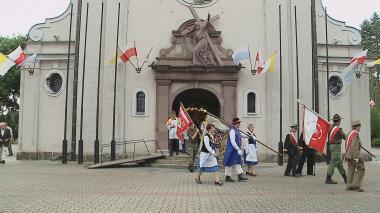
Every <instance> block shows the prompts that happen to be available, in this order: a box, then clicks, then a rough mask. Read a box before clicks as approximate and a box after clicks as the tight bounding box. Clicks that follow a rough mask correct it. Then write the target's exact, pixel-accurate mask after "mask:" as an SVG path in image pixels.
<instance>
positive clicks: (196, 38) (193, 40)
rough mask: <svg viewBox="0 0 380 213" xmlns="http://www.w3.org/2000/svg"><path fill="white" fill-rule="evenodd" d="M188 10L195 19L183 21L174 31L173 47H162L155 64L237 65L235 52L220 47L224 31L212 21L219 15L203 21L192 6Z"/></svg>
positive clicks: (179, 65)
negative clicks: (235, 63)
mask: <svg viewBox="0 0 380 213" xmlns="http://www.w3.org/2000/svg"><path fill="white" fill-rule="evenodd" d="M189 9H190V12H191V13H192V15H193V17H194V19H191V20H188V21H186V22H184V23H183V24H182V25H181V26H180V27H179V28H178V30H174V31H173V32H172V33H173V36H172V39H171V43H172V46H171V47H169V48H167V49H161V50H160V56H159V57H157V61H156V62H155V63H154V66H155V67H157V66H161V67H163V66H175V67H186V66H197V67H199V66H205V67H223V66H235V65H234V63H233V61H232V53H233V51H232V50H231V49H224V48H223V47H222V46H221V43H222V38H221V37H220V35H221V32H220V31H216V30H215V28H214V27H213V26H212V24H211V23H212V22H214V21H216V20H218V19H219V18H220V17H219V16H218V15H216V16H211V15H209V16H208V17H207V19H206V20H202V19H200V18H199V17H198V15H197V13H196V12H195V10H194V8H193V7H192V6H189ZM198 69H199V68H198Z"/></svg>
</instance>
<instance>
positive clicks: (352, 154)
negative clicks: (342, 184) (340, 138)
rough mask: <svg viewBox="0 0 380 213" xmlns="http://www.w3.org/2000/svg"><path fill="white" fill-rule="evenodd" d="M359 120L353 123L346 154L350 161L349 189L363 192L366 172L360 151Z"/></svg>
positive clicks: (345, 156) (347, 159) (348, 161)
mask: <svg viewBox="0 0 380 213" xmlns="http://www.w3.org/2000/svg"><path fill="white" fill-rule="evenodd" d="M360 125H361V124H360V122H359V121H354V122H353V123H352V128H353V130H352V131H351V132H350V134H348V138H347V141H346V145H345V149H346V153H345V155H344V158H345V160H346V161H347V163H348V175H347V176H348V177H347V188H346V189H347V190H356V191H359V192H363V191H364V190H363V189H362V188H361V186H362V182H363V177H364V173H365V167H364V160H363V156H362V155H361V153H360V148H361V146H362V143H361V141H360V138H359V131H358V129H357V127H360Z"/></svg>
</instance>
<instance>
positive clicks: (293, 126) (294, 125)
mask: <svg viewBox="0 0 380 213" xmlns="http://www.w3.org/2000/svg"><path fill="white" fill-rule="evenodd" d="M290 128H298V125H297V124H293V125H291V126H290Z"/></svg>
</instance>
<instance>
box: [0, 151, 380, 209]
mask: <svg viewBox="0 0 380 213" xmlns="http://www.w3.org/2000/svg"><path fill="white" fill-rule="evenodd" d="M260 165H261V166H260V167H259V168H258V169H257V171H258V174H259V175H258V176H257V177H254V178H250V179H249V181H247V182H235V183H225V185H224V186H222V187H219V186H215V185H214V184H213V181H212V176H211V175H210V174H206V175H204V176H203V181H204V183H203V184H201V185H200V184H196V183H195V181H194V177H193V175H192V174H190V173H189V172H188V171H187V170H181V169H158V168H113V169H99V170H89V169H86V168H84V167H83V166H81V165H77V164H75V163H69V164H67V165H62V164H60V163H59V162H51V161H16V160H15V159H14V158H10V159H7V163H6V164H4V165H0V181H1V184H0V212H380V202H379V200H380V180H379V177H380V161H373V162H368V163H367V164H366V167H367V170H366V176H365V178H364V185H363V188H364V189H365V190H366V191H365V192H363V193H359V192H352V191H346V190H345V185H344V184H343V179H342V178H341V177H340V175H339V174H337V173H338V172H337V171H335V173H336V174H335V175H334V179H335V180H337V181H338V184H337V185H326V184H324V178H325V174H326V168H327V167H326V165H325V164H322V163H321V164H317V170H316V174H317V175H316V176H304V177H302V178H292V177H284V176H283V171H284V169H285V168H284V167H278V166H277V165H275V164H266V163H262V164H260ZM220 177H223V173H222V171H221V172H220ZM234 178H235V179H236V177H234Z"/></svg>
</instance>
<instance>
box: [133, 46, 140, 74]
mask: <svg viewBox="0 0 380 213" xmlns="http://www.w3.org/2000/svg"><path fill="white" fill-rule="evenodd" d="M133 45H134V46H135V50H136V61H137V68H139V57H138V56H137V48H136V41H135V40H133Z"/></svg>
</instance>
